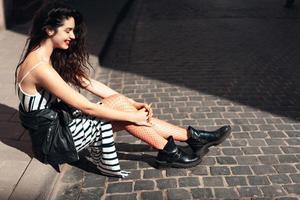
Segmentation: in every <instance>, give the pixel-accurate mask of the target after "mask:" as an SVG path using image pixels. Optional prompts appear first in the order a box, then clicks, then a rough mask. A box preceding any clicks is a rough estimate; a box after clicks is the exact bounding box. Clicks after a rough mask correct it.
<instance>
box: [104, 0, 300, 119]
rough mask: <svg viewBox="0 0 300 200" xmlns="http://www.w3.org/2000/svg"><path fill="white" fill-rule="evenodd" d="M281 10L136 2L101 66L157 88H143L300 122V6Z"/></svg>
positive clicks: (265, 5) (275, 5)
mask: <svg viewBox="0 0 300 200" xmlns="http://www.w3.org/2000/svg"><path fill="white" fill-rule="evenodd" d="M282 3H283V2H282V1H279V0H277V1H271V0H264V1H227V0H224V1H218V2H211V1H195V0H187V1H180V0H175V1H174V0H164V1H145V0H137V1H135V3H134V4H133V6H132V7H131V9H130V11H129V12H128V15H127V16H126V18H125V19H124V20H123V21H122V23H120V25H119V27H118V29H117V30H116V32H115V35H114V37H113V38H112V40H111V43H110V47H109V48H108V50H107V52H106V53H105V54H104V55H103V58H102V57H101V56H100V58H99V59H100V60H101V59H102V61H103V62H102V64H103V66H104V67H106V68H109V69H114V70H119V71H123V72H126V73H131V74H137V75H139V76H141V77H143V78H141V80H140V79H139V80H138V81H140V82H143V81H145V82H146V83H147V81H150V84H149V83H147V84H148V85H143V86H144V87H143V86H142V87H143V88H147V86H149V88H150V89H152V88H155V89H159V88H160V87H165V86H166V87H168V86H169V85H173V87H174V90H173V91H174V93H175V94H174V95H176V94H177V95H178V94H179V92H182V91H183V92H182V93H181V94H186V96H197V95H198V96H199V94H200V96H202V99H201V98H199V101H201V100H205V98H207V99H209V98H211V99H215V100H216V102H217V103H220V104H217V106H231V103H230V102H227V101H224V100H223V101H222V102H221V101H218V100H222V99H227V100H230V101H234V102H236V103H237V104H239V105H241V106H244V105H246V106H249V107H250V108H249V109H248V108H247V109H248V111H249V112H251V109H252V108H253V109H259V110H261V111H266V112H268V113H273V114H275V115H279V116H285V117H288V118H290V119H292V120H296V121H299V120H300V105H299V102H300V68H299V64H300V57H299V56H298V54H299V52H300V45H299V44H300V37H299V31H300V29H299V26H298V24H299V20H300V14H299V12H298V11H299V5H295V7H294V9H293V10H288V9H285V8H284V7H283V6H282ZM117 75H118V74H116V76H117ZM111 76H114V74H113V73H112V75H111ZM131 82H132V83H133V84H134V83H135V82H134V80H132V81H131ZM141 84H143V83H141ZM168 84H169V85H168ZM124 88H125V89H124V90H126V85H125V87H124ZM173 91H172V92H173ZM185 91H187V92H185ZM192 91H194V92H192ZM150 93H151V92H150ZM145 94H147V90H146V89H145ZM231 111H234V110H231ZM239 111H240V110H236V112H239ZM245 112H246V111H245Z"/></svg>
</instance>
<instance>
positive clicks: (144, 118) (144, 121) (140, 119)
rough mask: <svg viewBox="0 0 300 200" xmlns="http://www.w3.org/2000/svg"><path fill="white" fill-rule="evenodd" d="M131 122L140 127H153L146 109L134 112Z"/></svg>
mask: <svg viewBox="0 0 300 200" xmlns="http://www.w3.org/2000/svg"><path fill="white" fill-rule="evenodd" d="M130 121H131V122H133V123H135V124H136V125H139V126H152V124H151V123H150V121H149V114H148V112H147V110H146V109H145V108H142V109H140V110H138V111H135V112H132V116H131V120H130Z"/></svg>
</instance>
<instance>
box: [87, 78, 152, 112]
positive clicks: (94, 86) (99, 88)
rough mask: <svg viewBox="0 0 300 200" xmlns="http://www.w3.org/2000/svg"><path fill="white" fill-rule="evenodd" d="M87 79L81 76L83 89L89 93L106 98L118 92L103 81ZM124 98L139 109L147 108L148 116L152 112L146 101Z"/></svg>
mask: <svg viewBox="0 0 300 200" xmlns="http://www.w3.org/2000/svg"><path fill="white" fill-rule="evenodd" d="M89 80H90V81H88V80H87V79H85V78H81V81H82V84H83V86H84V87H85V89H87V90H88V91H90V92H91V93H93V94H95V95H97V96H98V97H101V98H106V97H109V96H110V95H114V94H119V93H118V92H116V91H115V90H113V89H111V88H109V87H108V86H106V85H104V84H103V83H101V82H99V81H97V80H94V79H91V78H89ZM123 96H124V95H123ZM126 98H127V99H128V100H129V102H131V103H132V105H133V106H134V107H135V108H136V109H138V110H140V109H143V108H145V109H146V110H147V112H148V113H149V116H150V118H151V117H152V115H153V112H152V109H151V107H150V105H148V104H146V103H139V102H136V101H135V100H133V99H131V98H128V97H126Z"/></svg>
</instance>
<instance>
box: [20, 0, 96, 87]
mask: <svg viewBox="0 0 300 200" xmlns="http://www.w3.org/2000/svg"><path fill="white" fill-rule="evenodd" d="M69 17H73V18H74V20H75V28H74V34H75V39H74V40H72V42H71V43H70V46H69V48H68V49H54V50H53V52H52V55H51V58H50V59H51V63H52V65H53V68H54V69H55V70H56V71H57V72H58V73H59V74H60V76H61V77H62V78H63V79H64V80H65V81H66V82H67V83H71V84H72V85H74V86H75V87H76V88H77V89H78V90H79V88H83V85H82V84H81V81H80V79H79V77H80V78H82V77H84V78H86V79H87V77H88V73H89V72H90V70H89V66H91V65H90V63H89V54H88V53H87V51H86V48H85V36H86V28H85V24H84V22H83V17H82V15H81V14H80V13H79V12H78V11H77V10H75V9H73V8H71V7H70V6H68V5H66V4H65V3H62V2H61V1H60V2H58V1H55V2H49V3H46V4H44V5H43V6H42V7H41V8H40V9H39V10H38V11H37V12H36V13H35V16H34V18H33V23H32V27H31V30H30V33H29V37H28V39H27V41H26V44H25V47H24V49H23V53H22V55H21V59H20V62H19V64H18V65H17V68H16V70H15V86H16V82H17V70H18V68H19V67H20V65H21V64H22V63H23V62H24V60H25V59H26V57H27V56H28V54H29V53H30V52H32V51H34V50H36V49H37V48H39V47H40V44H41V42H43V41H44V40H46V39H47V38H49V36H48V34H47V33H46V29H51V30H55V31H57V28H58V27H60V26H62V25H63V22H64V20H65V19H68V18H69Z"/></svg>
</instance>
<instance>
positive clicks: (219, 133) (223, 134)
mask: <svg viewBox="0 0 300 200" xmlns="http://www.w3.org/2000/svg"><path fill="white" fill-rule="evenodd" d="M230 131H231V127H230V126H222V127H221V128H219V129H217V130H215V131H203V130H197V129H195V128H193V127H191V126H189V127H188V133H189V135H190V137H189V139H188V140H187V141H186V142H187V143H188V144H189V146H190V147H191V148H192V150H193V151H194V153H195V154H196V155H197V156H199V157H203V156H204V155H205V154H206V153H208V151H209V149H208V148H209V147H210V146H215V145H218V144H220V143H221V142H223V141H224V140H225V139H226V138H227V137H228V135H229V134H230Z"/></svg>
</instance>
